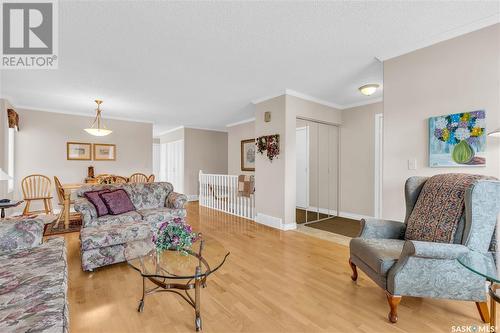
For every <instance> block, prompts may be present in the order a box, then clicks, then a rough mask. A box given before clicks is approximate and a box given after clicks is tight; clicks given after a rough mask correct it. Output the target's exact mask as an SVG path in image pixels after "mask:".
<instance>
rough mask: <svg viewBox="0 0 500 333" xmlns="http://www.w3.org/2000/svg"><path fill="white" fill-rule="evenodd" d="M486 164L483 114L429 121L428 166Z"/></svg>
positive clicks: (441, 117) (437, 118) (460, 115)
mask: <svg viewBox="0 0 500 333" xmlns="http://www.w3.org/2000/svg"><path fill="white" fill-rule="evenodd" d="M485 165H486V112H485V111H484V110H477V111H471V112H462V113H454V114H449V115H444V116H439V117H431V118H429V166H430V167H431V168H437V167H478V166H479V167H480V166H485Z"/></svg>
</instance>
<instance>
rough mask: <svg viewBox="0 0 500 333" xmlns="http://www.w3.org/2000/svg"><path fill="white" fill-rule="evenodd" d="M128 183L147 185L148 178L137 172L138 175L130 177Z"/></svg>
mask: <svg viewBox="0 0 500 333" xmlns="http://www.w3.org/2000/svg"><path fill="white" fill-rule="evenodd" d="M128 182H129V183H147V182H148V176H146V175H145V174H143V173H140V172H136V173H134V174H132V175H131V176H130V177H128Z"/></svg>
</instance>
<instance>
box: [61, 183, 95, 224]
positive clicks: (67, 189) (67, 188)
mask: <svg viewBox="0 0 500 333" xmlns="http://www.w3.org/2000/svg"><path fill="white" fill-rule="evenodd" d="M84 185H89V184H88V183H67V184H62V185H61V187H62V189H63V191H64V203H63V204H64V207H63V209H64V228H65V229H68V228H69V221H70V207H71V193H72V192H73V191H75V190H78V189H79V188H80V187H82V186H84Z"/></svg>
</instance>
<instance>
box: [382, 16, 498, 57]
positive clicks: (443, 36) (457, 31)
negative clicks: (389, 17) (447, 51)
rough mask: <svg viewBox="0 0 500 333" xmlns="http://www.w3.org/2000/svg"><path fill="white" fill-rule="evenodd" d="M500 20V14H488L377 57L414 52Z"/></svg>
mask: <svg viewBox="0 0 500 333" xmlns="http://www.w3.org/2000/svg"><path fill="white" fill-rule="evenodd" d="M499 22H500V15H498V14H494V15H491V16H487V17H484V18H482V19H479V20H477V21H474V22H470V23H467V24H464V25H461V26H459V27H456V28H454V29H451V30H448V31H446V32H444V33H440V34H437V35H434V36H430V37H429V38H426V39H423V40H421V41H420V42H419V43H417V44H416V45H413V46H406V47H402V48H399V49H397V50H396V51H394V52H387V53H383V54H380V55H378V56H377V57H376V58H377V59H380V60H381V61H386V60H389V59H392V58H396V57H399V56H402V55H404V54H407V53H410V52H413V51H416V50H420V49H423V48H425V47H428V46H431V45H434V44H437V43H440V42H444V41H446V40H449V39H452V38H455V37H459V36H462V35H465V34H468V33H470V32H473V31H476V30H480V29H482V28H486V27H489V26H491V25H494V24H497V23H499Z"/></svg>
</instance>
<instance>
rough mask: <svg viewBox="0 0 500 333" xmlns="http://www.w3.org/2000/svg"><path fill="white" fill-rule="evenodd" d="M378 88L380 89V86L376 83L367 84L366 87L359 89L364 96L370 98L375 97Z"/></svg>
mask: <svg viewBox="0 0 500 333" xmlns="http://www.w3.org/2000/svg"><path fill="white" fill-rule="evenodd" d="M378 87H380V85H378V84H376V83H370V84H365V85H364V86H361V87H359V88H358V90H359V92H360V93H362V94H363V95H365V96H370V95H373V94H374V93H375V91H377V89H378Z"/></svg>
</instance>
